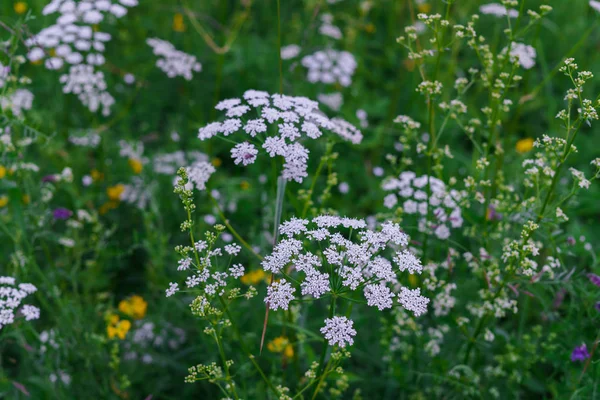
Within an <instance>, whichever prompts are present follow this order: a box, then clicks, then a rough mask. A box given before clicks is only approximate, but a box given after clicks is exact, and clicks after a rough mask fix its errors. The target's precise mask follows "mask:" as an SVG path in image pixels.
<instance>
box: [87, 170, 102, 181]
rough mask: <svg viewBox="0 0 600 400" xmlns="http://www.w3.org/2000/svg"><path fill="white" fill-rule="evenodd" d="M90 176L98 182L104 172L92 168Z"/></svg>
mask: <svg viewBox="0 0 600 400" xmlns="http://www.w3.org/2000/svg"><path fill="white" fill-rule="evenodd" d="M90 176H91V177H92V179H93V180H94V182H98V181H101V180H103V179H104V174H103V173H102V172H100V171H98V170H97V169H93V170H92V171H91V172H90Z"/></svg>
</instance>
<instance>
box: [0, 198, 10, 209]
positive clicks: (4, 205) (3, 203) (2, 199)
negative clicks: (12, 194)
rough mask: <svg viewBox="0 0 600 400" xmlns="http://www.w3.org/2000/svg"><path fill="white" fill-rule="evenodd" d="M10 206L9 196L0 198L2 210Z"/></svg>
mask: <svg viewBox="0 0 600 400" xmlns="http://www.w3.org/2000/svg"><path fill="white" fill-rule="evenodd" d="M7 204H8V196H0V208H2V207H6V205H7Z"/></svg>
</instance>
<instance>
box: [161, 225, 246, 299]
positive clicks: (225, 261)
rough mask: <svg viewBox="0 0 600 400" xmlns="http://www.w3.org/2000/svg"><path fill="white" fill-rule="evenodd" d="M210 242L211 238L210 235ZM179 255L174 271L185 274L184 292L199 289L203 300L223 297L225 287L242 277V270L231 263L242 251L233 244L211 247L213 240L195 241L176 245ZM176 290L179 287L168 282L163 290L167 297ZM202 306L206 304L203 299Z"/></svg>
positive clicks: (242, 268)
mask: <svg viewBox="0 0 600 400" xmlns="http://www.w3.org/2000/svg"><path fill="white" fill-rule="evenodd" d="M213 239H214V236H213ZM176 250H177V251H178V252H179V254H180V255H181V257H182V258H181V259H180V260H179V261H178V263H177V271H180V272H185V273H186V274H187V278H186V280H185V286H186V287H187V288H188V289H191V288H196V287H197V288H199V289H201V290H202V293H203V295H205V296H207V297H209V298H210V297H213V296H224V295H225V294H226V292H227V291H226V287H227V286H228V285H229V284H230V283H231V282H232V281H234V280H237V279H239V278H240V277H242V276H243V275H244V271H245V268H244V266H243V265H241V264H232V261H233V258H234V257H236V256H237V255H238V254H239V253H240V251H241V250H242V248H241V247H240V246H239V245H237V244H235V243H231V244H226V245H225V246H223V247H214V240H211V239H210V238H209V239H208V240H199V241H197V242H196V243H194V248H191V247H190V246H185V247H184V246H178V247H177V248H176ZM177 291H179V284H178V283H174V282H172V283H171V284H170V285H169V288H168V289H167V290H166V295H167V297H170V296H172V295H173V294H175V293H176V292H177ZM206 301H207V303H206V305H208V304H209V301H208V300H206Z"/></svg>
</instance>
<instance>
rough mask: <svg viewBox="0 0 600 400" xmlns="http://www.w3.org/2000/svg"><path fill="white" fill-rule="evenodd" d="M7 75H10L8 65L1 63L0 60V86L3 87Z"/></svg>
mask: <svg viewBox="0 0 600 400" xmlns="http://www.w3.org/2000/svg"><path fill="white" fill-rule="evenodd" d="M9 75H10V67H9V66H8V65H3V64H2V63H1V62H0V88H3V87H4V85H5V84H6V80H7V79H8V77H9Z"/></svg>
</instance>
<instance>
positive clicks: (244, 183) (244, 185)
mask: <svg viewBox="0 0 600 400" xmlns="http://www.w3.org/2000/svg"><path fill="white" fill-rule="evenodd" d="M240 188H241V189H242V190H248V189H250V184H249V183H248V181H242V183H240Z"/></svg>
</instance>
